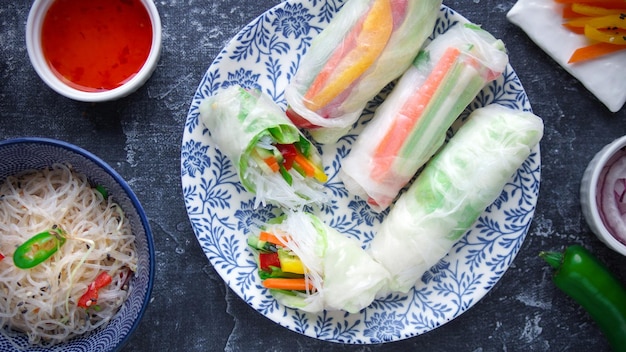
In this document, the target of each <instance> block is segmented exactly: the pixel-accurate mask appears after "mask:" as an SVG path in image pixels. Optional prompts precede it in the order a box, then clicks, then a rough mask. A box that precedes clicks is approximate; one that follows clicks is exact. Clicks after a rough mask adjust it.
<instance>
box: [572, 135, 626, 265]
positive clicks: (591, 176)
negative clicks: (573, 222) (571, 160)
mask: <svg viewBox="0 0 626 352" xmlns="http://www.w3.org/2000/svg"><path fill="white" fill-rule="evenodd" d="M622 159H624V160H622ZM620 160H622V162H626V136H623V137H621V138H618V139H616V140H614V141H613V142H612V143H610V144H608V145H606V146H605V147H604V148H602V150H600V151H599V152H598V153H597V154H596V155H595V156H594V157H593V159H592V160H591V162H590V163H589V165H588V166H587V169H586V170H585V173H584V174H583V178H582V181H581V186H580V203H581V207H582V212H583V216H584V217H585V220H586V221H587V223H588V224H589V227H590V228H591V230H592V231H593V232H594V233H595V234H596V236H598V238H599V239H600V240H601V241H602V242H604V243H605V244H606V245H607V246H608V247H609V248H611V249H613V250H614V251H616V252H618V253H620V254H622V255H624V256H626V243H625V242H626V241H620V240H619V239H618V235H617V234H616V233H613V232H614V230H611V225H610V220H607V216H612V217H613V218H615V212H613V214H612V215H609V214H606V211H605V210H604V208H603V206H602V204H606V202H612V201H614V200H615V199H611V197H614V194H612V195H611V196H610V197H609V198H608V200H607V199H603V194H602V189H603V188H604V187H609V189H611V193H614V192H616V191H617V192H622V196H626V195H625V194H624V192H626V191H624V190H623V189H616V187H615V184H608V185H607V184H605V183H606V182H607V179H610V178H611V177H607V171H608V170H610V168H612V167H615V165H616V164H618V162H620ZM622 165H623V164H622ZM624 170H626V169H624ZM624 170H623V171H624ZM612 178H613V179H615V177H612ZM619 179H626V172H625V173H624V174H623V175H622V174H621V173H620V176H619ZM621 182H622V183H623V181H621ZM614 209H615V208H614ZM618 215H619V211H618ZM623 216H624V215H623V214H622V217H623Z"/></svg>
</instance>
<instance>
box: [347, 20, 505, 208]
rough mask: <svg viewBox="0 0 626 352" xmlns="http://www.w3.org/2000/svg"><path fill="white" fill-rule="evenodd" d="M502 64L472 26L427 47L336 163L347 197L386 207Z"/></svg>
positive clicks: (497, 49)
mask: <svg viewBox="0 0 626 352" xmlns="http://www.w3.org/2000/svg"><path fill="white" fill-rule="evenodd" d="M507 64H508V56H507V54H506V53H505V48H504V44H503V42H502V41H501V40H499V39H496V38H494V37H493V36H492V35H491V34H489V33H488V32H486V31H485V30H483V29H481V28H480V27H478V26H477V25H474V24H465V25H457V26H454V27H452V28H451V29H449V30H448V31H447V32H446V33H444V34H442V35H440V36H438V37H436V38H435V39H434V40H433V41H432V42H430V43H429V44H428V45H427V46H426V47H425V48H424V49H423V50H422V51H420V53H419V54H418V56H417V58H416V59H415V61H414V62H413V65H412V66H411V67H410V68H409V69H408V70H407V72H405V73H404V74H403V76H402V78H401V79H400V80H399V81H398V84H397V85H396V86H395V87H394V89H393V91H392V92H391V93H390V95H389V96H388V97H387V99H386V100H385V101H384V102H383V104H382V105H381V106H380V107H379V108H378V109H377V110H376V113H375V114H374V117H373V119H372V120H371V121H370V123H369V124H368V125H367V126H366V127H365V129H364V130H363V132H362V133H361V134H360V135H359V137H358V139H357V140H356V143H355V144H354V146H353V147H352V151H351V152H350V154H349V155H348V156H347V157H346V158H345V159H344V161H343V163H342V170H341V178H342V180H343V182H344V184H345V185H346V188H347V189H348V190H349V191H350V192H351V193H353V194H356V195H358V196H360V197H361V198H363V199H367V200H368V204H370V205H371V207H372V208H373V209H374V210H376V211H382V210H385V209H386V208H387V207H389V205H391V203H392V201H393V200H394V199H395V198H396V196H397V195H398V193H399V192H400V190H401V189H402V188H403V187H404V186H405V185H406V184H408V182H409V181H410V180H411V179H412V178H413V176H414V175H415V173H416V172H417V171H418V170H419V169H420V168H421V167H422V166H423V165H424V164H425V163H426V162H427V161H428V160H429V159H430V158H431V157H432V156H433V155H434V154H435V152H436V151H437V150H438V149H439V148H440V147H441V146H442V145H443V143H444V141H445V138H446V131H447V130H448V128H450V126H451V125H452V123H453V122H454V121H455V120H456V119H457V117H458V116H459V115H460V114H461V113H462V112H463V110H464V109H465V107H467V105H468V104H469V103H470V102H471V101H472V100H474V98H475V97H476V95H477V94H478V93H479V92H480V91H481V90H482V89H483V87H484V86H485V85H486V84H487V83H489V82H491V81H493V80H494V79H496V78H498V77H499V76H500V75H501V74H502V72H503V71H504V69H505V68H506V66H507Z"/></svg>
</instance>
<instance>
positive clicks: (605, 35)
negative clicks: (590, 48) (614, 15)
mask: <svg viewBox="0 0 626 352" xmlns="http://www.w3.org/2000/svg"><path fill="white" fill-rule="evenodd" d="M585 36H586V37H587V38H589V39H591V40H595V41H598V42H602V43H610V44H615V45H626V30H620V29H611V30H608V31H601V30H598V29H597V28H594V27H592V26H589V25H587V26H585Z"/></svg>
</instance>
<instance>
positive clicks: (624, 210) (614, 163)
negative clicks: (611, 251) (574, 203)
mask: <svg viewBox="0 0 626 352" xmlns="http://www.w3.org/2000/svg"><path fill="white" fill-rule="evenodd" d="M597 201H598V211H599V213H600V217H601V218H602V222H603V223H604V225H605V226H606V227H607V229H608V230H609V232H610V233H611V234H612V235H613V237H615V238H616V239H617V240H618V241H620V242H622V243H624V244H626V148H622V149H620V150H618V151H617V152H616V153H615V154H614V155H613V156H612V157H611V159H609V161H608V162H607V163H606V166H605V167H604V168H603V169H602V172H601V173H600V176H599V178H598V189H597Z"/></svg>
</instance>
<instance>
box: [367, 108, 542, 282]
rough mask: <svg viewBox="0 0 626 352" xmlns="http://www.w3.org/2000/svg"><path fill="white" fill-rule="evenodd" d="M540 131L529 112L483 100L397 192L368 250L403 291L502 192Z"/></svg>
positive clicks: (440, 255)
mask: <svg viewBox="0 0 626 352" xmlns="http://www.w3.org/2000/svg"><path fill="white" fill-rule="evenodd" d="M542 135H543V121H542V120H541V119H540V118H539V117H537V116H535V115H534V114H532V113H530V112H521V111H516V110H512V109H509V108H506V107H503V106H501V105H489V106H487V107H484V108H480V109H477V110H475V111H474V112H473V113H472V114H471V115H470V117H469V119H468V120H467V121H466V122H465V124H464V125H463V126H462V127H461V128H460V129H459V130H458V132H457V133H456V134H455V135H454V136H453V137H452V138H451V139H450V141H449V142H448V144H446V145H445V147H444V148H443V149H442V150H441V151H440V152H438V153H437V154H436V155H435V156H434V157H433V158H432V159H431V161H429V162H428V163H427V164H426V166H425V168H424V169H423V170H422V172H421V173H420V174H419V176H418V177H417V179H416V180H415V181H414V183H413V184H412V185H411V186H410V188H409V189H408V190H407V192H405V193H404V194H402V195H401V196H400V198H398V201H397V202H396V203H395V204H394V205H393V206H392V208H391V211H390V212H389V215H388V216H387V218H386V219H385V220H384V221H383V223H382V224H381V227H380V229H379V231H378V233H377V234H376V236H375V237H374V239H373V240H372V242H371V247H370V253H371V255H372V257H373V258H374V259H376V261H378V262H379V263H381V264H383V265H384V266H385V268H387V270H389V272H390V273H391V275H392V280H391V284H390V286H389V289H390V291H400V292H407V291H408V290H409V289H410V288H411V287H413V286H414V285H415V284H416V283H417V282H418V280H419V279H420V278H421V277H422V275H423V274H424V272H426V271H427V270H428V269H430V267H432V266H433V265H435V264H436V263H437V262H438V261H439V260H440V259H442V258H443V257H444V256H445V255H446V254H447V253H448V251H450V249H451V248H452V246H453V245H454V244H455V242H456V241H457V240H458V239H459V238H460V237H461V236H462V235H463V234H464V233H466V232H467V230H468V229H469V228H470V227H471V226H472V225H473V224H474V222H475V221H476V220H477V219H478V217H479V216H480V214H481V213H482V212H483V211H484V210H485V208H487V206H489V205H490V204H491V203H492V202H493V201H494V200H496V199H497V197H498V196H499V195H500V193H501V192H502V189H503V188H504V186H505V184H506V183H507V182H508V181H509V179H510V178H511V176H512V175H513V174H514V173H515V172H516V170H517V169H518V168H519V167H520V166H521V165H522V164H523V163H524V161H525V160H526V158H527V157H528V156H529V155H530V153H531V150H532V149H533V148H534V146H535V145H536V144H537V143H538V142H539V140H540V139H541V137H542Z"/></svg>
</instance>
